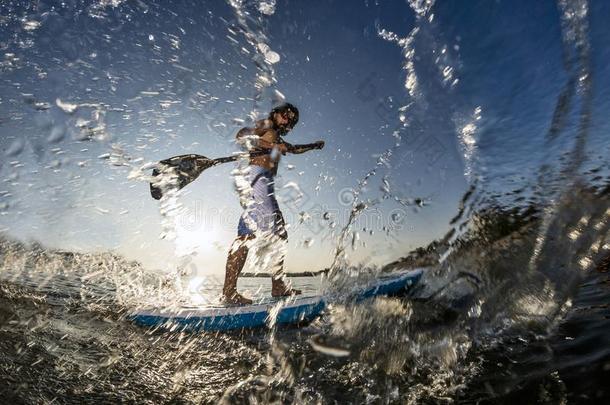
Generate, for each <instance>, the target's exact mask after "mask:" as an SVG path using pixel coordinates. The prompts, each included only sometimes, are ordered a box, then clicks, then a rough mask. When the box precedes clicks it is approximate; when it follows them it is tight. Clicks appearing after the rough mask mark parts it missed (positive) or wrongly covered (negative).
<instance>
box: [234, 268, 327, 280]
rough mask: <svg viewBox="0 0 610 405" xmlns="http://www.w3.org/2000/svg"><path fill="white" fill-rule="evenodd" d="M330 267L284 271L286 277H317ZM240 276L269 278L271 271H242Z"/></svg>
mask: <svg viewBox="0 0 610 405" xmlns="http://www.w3.org/2000/svg"><path fill="white" fill-rule="evenodd" d="M328 270H329V269H323V270H318V271H300V272H297V273H284V274H285V275H286V277H316V276H319V275H320V274H326V273H328ZM239 277H240V278H269V277H271V273H242V274H240V275H239Z"/></svg>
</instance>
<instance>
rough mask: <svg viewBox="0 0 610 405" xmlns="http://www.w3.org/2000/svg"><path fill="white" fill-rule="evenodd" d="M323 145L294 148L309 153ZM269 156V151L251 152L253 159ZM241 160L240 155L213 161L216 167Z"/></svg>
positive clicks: (313, 144)
mask: <svg viewBox="0 0 610 405" xmlns="http://www.w3.org/2000/svg"><path fill="white" fill-rule="evenodd" d="M323 145H324V144H323V143H322V142H314V143H306V144H303V145H293V147H294V149H301V150H303V151H308V150H314V149H320V148H321V147H322V146H323ZM268 154H269V151H268V150H256V151H254V152H250V157H251V158H253V157H257V156H263V155H268ZM239 158H240V155H233V156H227V157H221V158H216V159H213V161H214V166H216V165H219V164H222V163H227V162H234V161H236V160H237V159H239Z"/></svg>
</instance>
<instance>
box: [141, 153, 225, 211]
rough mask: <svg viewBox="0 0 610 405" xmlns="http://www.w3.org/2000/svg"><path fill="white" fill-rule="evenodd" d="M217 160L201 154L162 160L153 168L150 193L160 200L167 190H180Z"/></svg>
mask: <svg viewBox="0 0 610 405" xmlns="http://www.w3.org/2000/svg"><path fill="white" fill-rule="evenodd" d="M216 164H218V162H216V161H214V160H212V159H208V158H206V157H205V156H201V155H180V156H174V157H172V158H169V159H165V160H162V161H161V162H159V164H158V165H157V168H155V169H153V178H154V179H153V181H152V182H151V183H150V195H151V196H152V198H154V199H155V200H160V199H161V198H162V197H163V195H164V193H167V191H168V190H174V189H175V190H180V189H182V188H183V187H185V186H186V185H187V184H189V183H191V182H192V181H193V180H195V179H196V178H197V177H199V175H200V174H201V172H203V171H204V170H205V169H207V168H210V167H212V166H215V165H216Z"/></svg>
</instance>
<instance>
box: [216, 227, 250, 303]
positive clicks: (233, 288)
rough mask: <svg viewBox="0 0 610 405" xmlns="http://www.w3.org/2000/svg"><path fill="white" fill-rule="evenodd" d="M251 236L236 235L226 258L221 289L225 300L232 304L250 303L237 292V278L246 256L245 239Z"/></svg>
mask: <svg viewBox="0 0 610 405" xmlns="http://www.w3.org/2000/svg"><path fill="white" fill-rule="evenodd" d="M252 237H253V235H252V236H238V237H237V238H236V239H235V241H234V242H233V244H232V245H231V250H229V257H228V258H227V268H226V273H225V284H224V288H223V289H222V295H223V297H224V300H225V301H226V302H229V303H232V304H252V300H251V299H248V298H246V297H244V296H243V295H241V294H239V293H238V292H237V278H238V277H239V273H241V270H242V269H243V268H244V264H246V259H247V258H248V246H247V241H248V240H250V239H252Z"/></svg>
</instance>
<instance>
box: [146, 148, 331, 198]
mask: <svg viewBox="0 0 610 405" xmlns="http://www.w3.org/2000/svg"><path fill="white" fill-rule="evenodd" d="M323 146H324V143H323V142H315V143H309V144H305V145H292V146H291V148H290V150H289V152H290V151H291V150H299V151H300V152H305V151H308V150H313V149H321V148H322V147H323ZM266 154H269V151H268V150H261V151H254V152H250V157H256V156H262V155H266ZM239 158H240V156H239V155H235V156H227V157H221V158H216V159H209V158H207V157H205V156H201V155H195V154H190V155H180V156H174V157H171V158H169V159H165V160H162V161H160V162H159V164H158V166H157V168H155V169H153V177H155V178H157V180H154V181H152V182H151V183H150V195H151V196H152V198H154V199H155V200H160V199H161V197H163V189H162V187H161V183H162V182H163V179H159V176H161V175H170V176H171V175H174V176H178V178H177V180H176V183H175V186H176V187H177V188H178V190H180V189H181V188H183V187H185V186H186V185H187V184H189V183H191V182H192V181H193V180H195V179H196V178H197V177H199V175H200V174H201V173H202V172H203V171H204V170H206V169H209V168H210V167H213V166H216V165H219V164H222V163H227V162H234V161H236V160H237V159H239ZM172 185H173V184H172Z"/></svg>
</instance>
